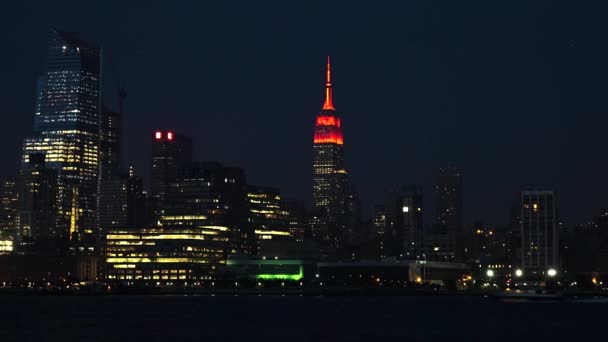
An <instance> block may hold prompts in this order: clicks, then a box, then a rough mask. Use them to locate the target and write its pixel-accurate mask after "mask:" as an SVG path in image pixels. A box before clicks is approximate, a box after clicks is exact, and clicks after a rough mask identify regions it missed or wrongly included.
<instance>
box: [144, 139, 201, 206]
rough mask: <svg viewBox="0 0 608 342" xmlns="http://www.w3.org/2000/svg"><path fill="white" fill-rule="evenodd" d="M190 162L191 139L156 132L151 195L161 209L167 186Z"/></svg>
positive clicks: (153, 146) (153, 148) (153, 144)
mask: <svg viewBox="0 0 608 342" xmlns="http://www.w3.org/2000/svg"><path fill="white" fill-rule="evenodd" d="M191 161H192V139H191V138H190V137H187V136H184V135H181V134H177V133H174V132H169V131H166V132H162V131H157V132H155V133H154V139H153V140H152V179H151V182H150V185H151V190H152V192H151V195H152V197H153V198H154V200H155V201H156V202H157V205H158V206H159V207H161V206H162V205H163V202H164V201H165V200H166V198H167V193H168V191H169V184H170V183H171V182H173V181H174V180H175V177H176V176H177V170H178V169H179V167H180V166H181V165H184V164H187V163H190V162H191Z"/></svg>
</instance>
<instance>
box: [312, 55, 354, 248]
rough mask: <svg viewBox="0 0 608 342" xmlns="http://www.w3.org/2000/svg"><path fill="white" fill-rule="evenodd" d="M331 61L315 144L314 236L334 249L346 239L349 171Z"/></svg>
mask: <svg viewBox="0 0 608 342" xmlns="http://www.w3.org/2000/svg"><path fill="white" fill-rule="evenodd" d="M332 95H333V94H332V84H331V64H330V60H329V56H328V57H327V82H326V83H325V102H324V103H323V108H322V109H321V111H320V112H319V114H318V115H317V118H316V120H315V129H314V144H313V149H314V151H313V202H314V203H313V204H314V208H315V210H316V212H317V214H318V218H319V220H318V221H319V222H317V223H316V224H315V226H316V227H314V231H313V233H314V235H315V237H316V238H317V239H318V240H321V241H322V242H324V243H326V245H327V247H329V249H331V250H338V249H340V248H341V247H342V246H343V243H344V238H345V236H344V235H345V229H346V228H345V223H346V219H345V214H346V190H347V184H348V174H347V172H346V168H345V166H344V136H343V134H342V122H341V120H340V117H339V116H338V113H337V112H336V109H335V107H334V104H333V96H332Z"/></svg>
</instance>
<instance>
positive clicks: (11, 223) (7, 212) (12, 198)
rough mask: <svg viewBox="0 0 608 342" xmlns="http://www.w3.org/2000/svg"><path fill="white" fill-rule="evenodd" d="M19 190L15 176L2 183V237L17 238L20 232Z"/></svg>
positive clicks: (0, 204) (0, 206) (0, 222)
mask: <svg viewBox="0 0 608 342" xmlns="http://www.w3.org/2000/svg"><path fill="white" fill-rule="evenodd" d="M18 206H19V192H18V186H17V181H16V180H15V178H13V177H11V178H7V179H5V180H4V181H2V183H1V184H0V239H10V240H16V239H17V236H18V233H19V215H18V214H17V209H18Z"/></svg>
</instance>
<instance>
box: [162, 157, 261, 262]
mask: <svg viewBox="0 0 608 342" xmlns="http://www.w3.org/2000/svg"><path fill="white" fill-rule="evenodd" d="M246 187H247V179H246V177H245V172H244V171H243V170H242V169H240V168H234V167H226V166H223V165H222V164H219V163H213V162H192V163H190V164H187V165H184V166H182V167H180V168H179V169H178V170H177V174H176V176H175V178H174V179H173V180H172V181H171V182H170V183H169V185H168V188H167V194H166V200H165V201H164V202H163V204H162V206H161V207H160V211H159V213H160V216H159V217H158V220H159V222H160V224H161V225H162V226H163V227H176V228H181V227H192V228H193V229H196V227H198V226H212V225H213V226H224V227H229V228H230V229H229V232H230V234H231V237H230V239H229V241H228V242H229V246H228V247H227V250H228V252H229V253H231V254H251V253H252V251H254V250H255V234H254V231H253V230H252V229H251V226H250V225H249V224H248V222H247V218H248V208H247V197H246V191H247V189H246Z"/></svg>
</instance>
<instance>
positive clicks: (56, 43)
mask: <svg viewBox="0 0 608 342" xmlns="http://www.w3.org/2000/svg"><path fill="white" fill-rule="evenodd" d="M47 51H48V57H47V63H46V70H45V72H44V74H43V76H42V77H40V79H39V83H38V97H37V101H36V112H35V115H34V134H33V135H32V136H31V137H30V138H27V139H25V141H24V143H23V159H22V160H23V162H22V165H23V167H25V168H27V167H28V165H29V164H30V161H29V156H30V155H32V154H40V153H42V154H45V156H46V159H45V160H46V167H48V168H52V169H54V170H56V172H57V188H58V190H57V195H58V200H57V213H56V215H55V217H56V222H57V224H56V227H55V232H56V234H57V235H58V236H61V237H63V238H66V239H69V240H71V241H72V242H73V243H74V244H78V245H79V246H84V245H87V246H93V245H94V240H95V237H96V234H95V219H96V215H95V210H96V206H97V201H96V194H97V180H98V178H97V176H98V166H99V165H98V154H99V126H100V122H99V115H100V113H99V112H100V98H101V97H100V94H101V49H100V48H99V47H98V46H96V45H95V44H91V43H89V42H86V41H83V40H81V39H80V38H78V37H77V36H76V35H75V34H73V33H66V32H59V31H57V30H54V29H53V30H51V32H50V36H49V41H48V50H47ZM91 248H93V247H91Z"/></svg>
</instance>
